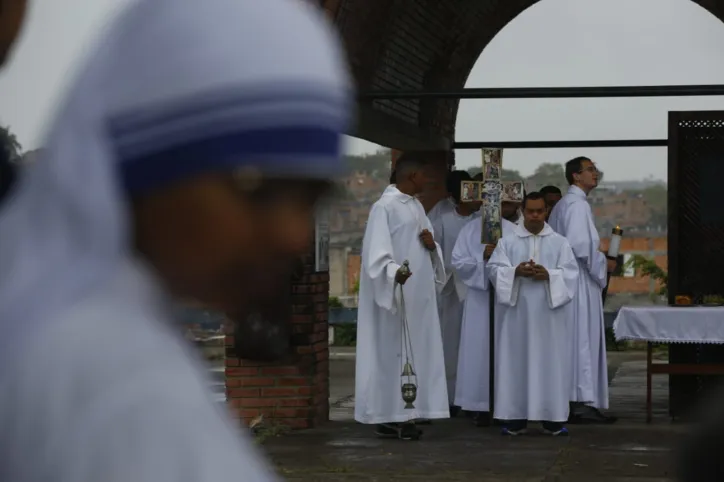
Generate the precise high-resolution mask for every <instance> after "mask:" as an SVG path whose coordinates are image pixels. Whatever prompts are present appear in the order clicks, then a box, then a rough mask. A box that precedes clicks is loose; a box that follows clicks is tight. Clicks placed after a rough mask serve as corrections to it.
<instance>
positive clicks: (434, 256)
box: [425, 216, 447, 293]
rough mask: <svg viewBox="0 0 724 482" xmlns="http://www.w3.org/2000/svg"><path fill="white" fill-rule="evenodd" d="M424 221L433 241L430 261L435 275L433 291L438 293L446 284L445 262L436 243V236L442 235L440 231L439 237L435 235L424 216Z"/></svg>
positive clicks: (430, 224)
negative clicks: (433, 248)
mask: <svg viewBox="0 0 724 482" xmlns="http://www.w3.org/2000/svg"><path fill="white" fill-rule="evenodd" d="M438 218H439V219H441V218H442V216H438ZM425 220H426V223H425V224H426V225H425V229H427V230H429V231H430V232H431V233H432V237H433V239H434V240H435V250H434V251H430V259H431V260H432V268H433V270H434V273H435V290H436V291H437V292H438V293H439V292H440V291H442V289H443V288H444V287H445V283H446V282H447V275H446V274H445V262H444V260H443V256H442V248H441V247H440V243H438V242H437V236H441V235H442V230H440V234H439V235H436V234H435V227H434V226H433V225H432V223H431V222H430V220H429V219H428V218H427V216H425ZM440 222H442V221H440ZM440 239H442V238H440Z"/></svg>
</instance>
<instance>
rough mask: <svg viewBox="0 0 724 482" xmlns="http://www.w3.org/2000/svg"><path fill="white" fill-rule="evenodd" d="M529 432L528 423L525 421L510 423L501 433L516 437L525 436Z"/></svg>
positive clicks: (512, 421) (511, 421)
mask: <svg viewBox="0 0 724 482" xmlns="http://www.w3.org/2000/svg"><path fill="white" fill-rule="evenodd" d="M527 432H528V422H527V421H525V420H510V421H508V422H507V423H506V424H505V426H504V427H503V430H502V432H501V434H502V435H508V436H513V437H514V436H516V435H524V434H525V433H527Z"/></svg>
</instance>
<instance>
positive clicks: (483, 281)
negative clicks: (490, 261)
mask: <svg viewBox="0 0 724 482" xmlns="http://www.w3.org/2000/svg"><path fill="white" fill-rule="evenodd" d="M476 226H479V224H478V223H476V222H470V223H468V224H466V225H465V226H464V227H463V229H461V230H460V235H459V236H458V239H457V241H456V242H455V247H454V248H453V251H452V259H451V264H452V265H453V268H455V271H456V275H457V276H458V277H459V278H460V280H461V281H462V282H463V283H464V284H465V286H467V287H468V288H473V289H477V290H487V289H488V275H487V273H486V271H485V261H484V260H483V251H484V250H485V245H484V244H480V232H479V231H478V230H475V229H474V228H475V227H476Z"/></svg>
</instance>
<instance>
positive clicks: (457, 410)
mask: <svg viewBox="0 0 724 482" xmlns="http://www.w3.org/2000/svg"><path fill="white" fill-rule="evenodd" d="M460 410H462V409H461V408H460V407H458V406H457V405H450V418H455V417H457V416H458V414H459V413H460Z"/></svg>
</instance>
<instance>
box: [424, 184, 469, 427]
mask: <svg viewBox="0 0 724 482" xmlns="http://www.w3.org/2000/svg"><path fill="white" fill-rule="evenodd" d="M471 179H472V178H471V177H470V174H468V173H467V172H466V171H453V172H451V173H450V175H449V176H448V185H447V190H448V192H450V193H451V198H452V199H453V200H454V201H455V209H453V210H452V211H447V212H445V213H444V214H443V215H442V216H438V217H437V219H435V220H433V219H430V221H431V222H432V227H433V228H434V232H435V241H437V243H438V244H439V245H440V249H441V250H442V257H443V262H444V264H445V274H446V275H447V281H446V282H445V286H444V287H443V289H442V292H441V293H440V294H439V295H438V299H437V301H438V312H439V314H440V328H441V330H442V343H443V351H444V353H445V373H446V376H447V394H448V399H449V401H450V416H452V417H454V416H455V415H457V413H458V411H459V407H457V406H456V405H455V383H456V379H457V370H458V352H459V349H460V329H461V326H462V321H463V300H464V299H465V292H466V291H467V290H466V288H465V284H464V283H463V282H462V280H461V279H460V277H459V276H458V275H457V273H456V271H455V268H454V266H453V265H452V251H453V248H454V247H455V242H456V241H457V239H458V236H459V235H460V230H461V229H462V228H463V226H465V225H466V224H467V223H469V222H470V221H471V220H473V219H474V218H475V217H477V216H479V215H480V212H479V209H480V205H481V202H479V201H478V202H465V203H463V202H461V201H460V197H461V196H460V195H461V192H460V187H461V183H462V182H463V181H470V180H471Z"/></svg>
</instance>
